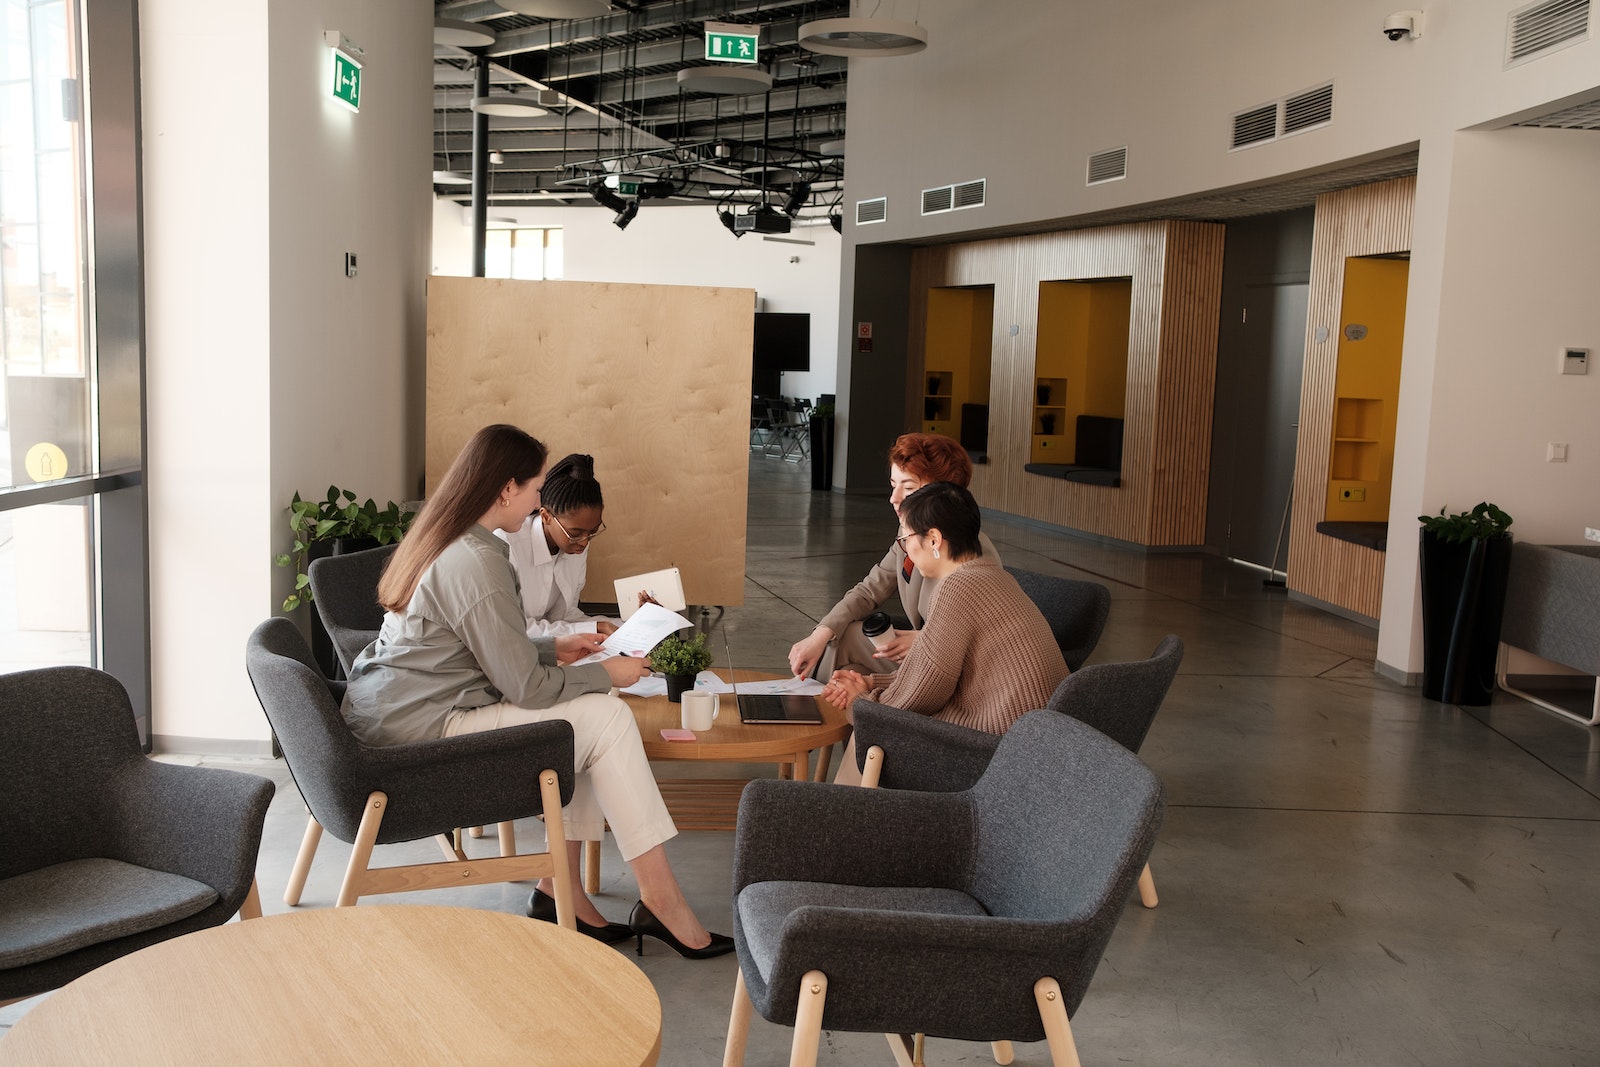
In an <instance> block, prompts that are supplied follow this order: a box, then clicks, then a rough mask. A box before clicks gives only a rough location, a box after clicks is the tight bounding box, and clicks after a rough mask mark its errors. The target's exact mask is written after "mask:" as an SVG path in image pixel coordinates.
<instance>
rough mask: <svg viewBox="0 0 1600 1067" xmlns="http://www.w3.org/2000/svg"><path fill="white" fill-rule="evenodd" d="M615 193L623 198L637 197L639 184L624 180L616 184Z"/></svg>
mask: <svg viewBox="0 0 1600 1067" xmlns="http://www.w3.org/2000/svg"><path fill="white" fill-rule="evenodd" d="M617 192H619V193H621V194H622V195H623V196H638V195H639V183H638V182H630V181H628V180H627V179H626V178H624V179H622V180H621V181H619V182H617Z"/></svg>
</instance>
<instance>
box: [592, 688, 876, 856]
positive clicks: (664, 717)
mask: <svg viewBox="0 0 1600 1067" xmlns="http://www.w3.org/2000/svg"><path fill="white" fill-rule="evenodd" d="M715 673H716V674H717V676H718V677H720V678H722V679H723V680H724V681H727V680H728V678H729V676H730V672H729V671H727V670H725V669H723V668H720V667H719V668H717V669H716V671H715ZM731 673H732V674H733V676H734V677H735V678H736V679H737V680H738V681H739V682H761V681H772V680H774V679H777V678H782V677H784V676H783V675H777V674H763V673H761V672H759V671H743V670H742V671H737V672H731ZM623 699H624V700H626V701H627V702H628V704H629V706H631V707H632V708H633V714H634V718H635V719H637V720H638V722H639V736H640V737H642V738H643V739H644V753H645V755H646V756H648V757H649V758H650V759H652V760H662V761H681V760H687V761H691V762H708V763H713V762H714V763H776V764H778V766H779V773H780V774H782V775H783V776H785V777H792V778H806V777H810V778H812V779H813V780H815V781H818V782H822V781H826V780H827V778H828V763H829V757H830V755H831V752H832V748H833V745H834V744H835V743H836V742H839V741H843V740H844V739H845V738H847V737H849V736H850V720H849V719H848V718H846V716H845V713H844V712H843V711H842V710H840V709H839V708H836V707H834V706H833V705H832V704H829V703H828V702H827V701H825V700H823V699H822V698H821V697H817V698H816V701H817V708H818V709H819V710H820V711H821V712H822V722H821V723H820V724H812V725H803V724H802V725H794V726H788V725H778V724H770V723H764V724H760V725H756V724H750V725H746V724H745V723H742V722H740V721H739V706H738V703H737V701H735V699H734V697H733V694H731V693H724V694H723V695H722V708H721V711H720V712H719V713H718V715H717V721H716V722H714V723H713V724H712V725H711V729H709V730H701V731H699V732H698V733H696V734H695V739H694V740H693V741H667V740H664V739H663V738H662V736H661V731H662V729H663V728H673V729H676V728H677V727H679V726H681V725H682V720H681V719H680V717H679V716H680V714H681V711H682V708H681V706H680V705H678V704H674V703H672V702H671V701H669V700H668V699H667V698H666V697H664V696H659V697H634V696H628V695H627V694H623ZM813 752H816V753H818V755H817V763H816V769H815V771H812V770H811V763H810V760H811V753H813ZM745 784H746V782H745V780H743V779H737V778H710V779H699V778H667V779H663V780H661V782H660V786H661V795H662V797H663V798H664V799H665V800H666V801H667V808H668V810H670V811H671V812H672V817H673V821H674V822H676V823H677V824H678V827H679V829H683V830H732V829H733V827H734V822H735V819H736V817H737V814H738V808H739V794H740V793H741V792H743V791H744V787H745ZM586 881H587V879H586Z"/></svg>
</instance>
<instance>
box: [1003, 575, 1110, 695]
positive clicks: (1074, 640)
mask: <svg viewBox="0 0 1600 1067" xmlns="http://www.w3.org/2000/svg"><path fill="white" fill-rule="evenodd" d="M1006 570H1007V571H1008V572H1009V573H1010V575H1011V577H1013V578H1015V579H1016V580H1017V584H1018V585H1020V586H1022V591H1023V592H1024V593H1027V594H1028V599H1029V600H1032V601H1033V602H1034V604H1035V605H1036V606H1037V607H1038V609H1039V614H1041V615H1043V616H1044V618H1045V621H1046V622H1048V623H1049V624H1050V632H1051V633H1053V634H1055V637H1056V644H1058V645H1060V646H1061V656H1062V658H1063V659H1065V660H1066V661H1067V669H1068V670H1071V671H1075V670H1077V669H1078V668H1079V667H1081V666H1083V664H1084V661H1086V660H1087V659H1088V658H1089V655H1090V653H1092V652H1093V651H1094V646H1095V645H1097V644H1099V643H1100V634H1101V632H1102V631H1104V630H1105V628H1106V619H1107V618H1109V617H1110V615H1111V591H1110V590H1109V589H1107V588H1106V587H1105V586H1103V585H1101V584H1100V583H1099V582H1080V581H1075V580H1073V579H1071V578H1056V577H1052V576H1051V575H1048V574H1036V573H1034V572H1033V571H1025V570H1023V569H1021V568H1020V567H1007V568H1006Z"/></svg>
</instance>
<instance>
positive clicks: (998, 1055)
mask: <svg viewBox="0 0 1600 1067" xmlns="http://www.w3.org/2000/svg"><path fill="white" fill-rule="evenodd" d="M989 1051H990V1052H992V1053H994V1062H996V1063H998V1064H999V1065H1000V1067H1006V1064H1008V1063H1010V1062H1011V1061H1012V1060H1014V1059H1016V1058H1017V1054H1016V1051H1015V1050H1013V1049H1012V1047H1011V1042H1009V1041H991V1042H989Z"/></svg>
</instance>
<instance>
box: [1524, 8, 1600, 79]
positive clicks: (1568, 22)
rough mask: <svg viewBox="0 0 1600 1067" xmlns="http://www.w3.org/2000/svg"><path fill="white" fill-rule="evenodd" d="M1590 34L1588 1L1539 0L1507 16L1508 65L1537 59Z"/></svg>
mask: <svg viewBox="0 0 1600 1067" xmlns="http://www.w3.org/2000/svg"><path fill="white" fill-rule="evenodd" d="M1588 36H1589V0H1540V2H1539V3H1536V4H1527V5H1524V6H1523V7H1519V8H1517V9H1516V10H1515V11H1513V12H1511V14H1510V15H1509V16H1508V17H1507V19H1506V66H1508V67H1513V66H1516V65H1517V64H1518V63H1522V62H1525V61H1527V60H1530V59H1536V58H1538V57H1539V56H1542V55H1544V54H1545V53H1546V52H1553V51H1555V50H1556V49H1558V48H1565V47H1566V46H1567V45H1570V44H1576V43H1577V42H1579V41H1582V40H1585V39H1586V38H1587V37H1588Z"/></svg>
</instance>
